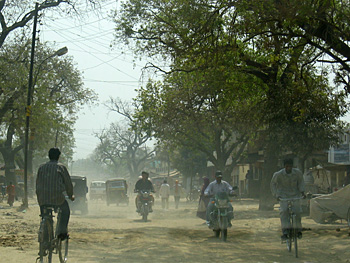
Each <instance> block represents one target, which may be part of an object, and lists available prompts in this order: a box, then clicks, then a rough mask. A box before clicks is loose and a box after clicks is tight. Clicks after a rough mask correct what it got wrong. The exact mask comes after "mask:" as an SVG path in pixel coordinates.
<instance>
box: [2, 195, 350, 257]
mask: <svg viewBox="0 0 350 263" xmlns="http://www.w3.org/2000/svg"><path fill="white" fill-rule="evenodd" d="M32 202H33V203H34V200H32ZM132 203H133V202H130V206H129V207H127V206H125V205H120V206H118V207H117V206H115V205H113V206H109V207H108V206H106V205H105V203H103V202H99V203H90V204H89V210H90V211H89V215H87V216H85V217H83V216H81V215H72V216H71V221H70V235H71V240H70V250H69V262H71V263H74V262H85V263H90V262H103V263H107V262H108V263H110V262H135V263H136V262H154V263H156V262H169V263H170V262H230V263H231V262H271V263H272V262H350V251H349V242H350V237H349V235H348V228H347V226H346V224H345V222H344V221H343V222H340V221H339V222H337V223H336V224H332V225H319V224H316V223H315V222H314V221H313V220H312V219H310V218H307V217H304V218H303V226H304V228H306V230H305V232H304V237H303V239H301V240H300V242H299V246H300V247H299V254H300V256H299V258H298V259H296V258H295V257H294V255H293V254H292V253H289V252H288V251H287V250H286V247H285V245H284V244H283V245H282V244H281V243H280V239H279V237H280V232H279V225H280V222H279V218H278V211H277V210H275V211H272V212H261V211H258V204H257V201H254V200H235V201H234V204H233V205H234V209H235V219H234V221H233V227H232V228H231V229H230V230H229V233H228V240H227V242H221V241H220V240H217V239H216V238H215V237H214V234H213V232H212V231H211V230H209V229H208V228H207V227H206V225H204V224H203V223H204V221H203V220H201V219H199V218H196V216H195V213H196V203H186V202H185V201H182V202H181V204H180V208H179V209H177V210H176V209H175V208H174V203H173V201H172V202H171V203H170V205H171V207H170V209H169V210H168V211H163V210H162V209H161V207H160V201H159V200H156V205H155V208H154V213H153V214H151V215H150V217H149V221H148V222H142V221H141V220H140V219H141V218H140V216H138V214H137V213H136V212H135V208H134V206H133V205H132ZM0 205H1V204H0ZM2 205H3V207H1V208H2V209H0V220H1V221H0V222H1V225H0V262H6V263H7V262H9V263H11V262H16V263H18V262H21V263H22V262H35V259H36V255H37V250H38V244H37V228H38V225H39V216H38V214H39V208H38V206H37V205H35V204H32V205H31V206H30V208H29V209H28V210H26V211H24V212H23V211H17V209H16V203H15V207H14V208H9V207H8V206H7V205H5V203H2ZM18 206H19V203H17V208H18ZM54 256H55V258H54V259H55V261H54V262H58V257H57V256H56V255H54Z"/></svg>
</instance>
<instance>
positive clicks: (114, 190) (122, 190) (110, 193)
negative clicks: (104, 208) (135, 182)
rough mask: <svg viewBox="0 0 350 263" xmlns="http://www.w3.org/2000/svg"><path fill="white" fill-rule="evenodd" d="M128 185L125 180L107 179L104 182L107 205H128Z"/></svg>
mask: <svg viewBox="0 0 350 263" xmlns="http://www.w3.org/2000/svg"><path fill="white" fill-rule="evenodd" d="M127 192H128V185H127V183H126V180H125V179H119V178H118V179H109V180H107V181H106V201H107V205H109V204H117V205H119V204H120V203H124V204H126V205H129V197H128V194H127Z"/></svg>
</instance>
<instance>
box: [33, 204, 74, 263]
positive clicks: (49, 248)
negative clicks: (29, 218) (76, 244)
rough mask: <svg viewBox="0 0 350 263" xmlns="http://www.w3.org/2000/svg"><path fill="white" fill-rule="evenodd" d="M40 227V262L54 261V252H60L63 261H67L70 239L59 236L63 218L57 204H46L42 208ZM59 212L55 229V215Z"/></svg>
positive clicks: (63, 262)
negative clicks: (54, 213)
mask: <svg viewBox="0 0 350 263" xmlns="http://www.w3.org/2000/svg"><path fill="white" fill-rule="evenodd" d="M42 210H43V211H42V214H41V215H40V217H41V222H40V228H39V233H38V241H39V257H38V258H37V260H36V261H37V262H38V260H39V262H40V263H44V262H48V263H51V262H52V254H58V257H59V260H60V262H61V263H66V262H67V260H68V240H69V237H68V236H67V238H66V239H64V240H62V239H61V238H58V237H57V236H58V234H59V233H58V226H59V223H60V220H61V209H60V208H59V207H56V206H44V208H43V209H42ZM54 211H55V212H56V213H57V222H56V228H55V231H54V220H53V218H54V215H53V212H54Z"/></svg>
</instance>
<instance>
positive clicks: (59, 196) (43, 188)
mask: <svg viewBox="0 0 350 263" xmlns="http://www.w3.org/2000/svg"><path fill="white" fill-rule="evenodd" d="M60 155H61V151H60V150H59V149H58V148H51V149H50V150H49V159H50V161H49V162H47V163H45V164H42V165H41V166H40V167H39V170H38V174H37V179H36V195H37V199H38V203H39V206H40V211H41V214H43V210H44V207H45V206H53V207H59V208H60V209H61V220H60V225H59V233H60V234H59V235H58V237H59V238H61V239H62V240H64V239H66V238H67V237H68V233H67V232H68V230H67V226H68V222H69V216H70V208H69V205H68V202H67V200H66V199H65V195H64V193H63V192H64V191H65V192H66V193H67V195H68V197H69V199H71V200H72V201H74V195H73V184H72V181H71V178H70V176H69V173H68V170H67V168H66V167H65V166H64V165H63V164H61V163H59V162H58V159H59V157H60Z"/></svg>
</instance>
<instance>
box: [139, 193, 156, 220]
mask: <svg viewBox="0 0 350 263" xmlns="http://www.w3.org/2000/svg"><path fill="white" fill-rule="evenodd" d="M139 201H140V202H141V207H140V212H139V213H140V215H141V216H142V220H143V221H144V222H147V217H148V214H149V213H150V206H151V205H152V202H153V201H152V195H151V191H147V190H141V191H139Z"/></svg>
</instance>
